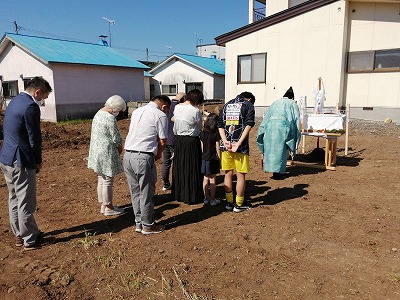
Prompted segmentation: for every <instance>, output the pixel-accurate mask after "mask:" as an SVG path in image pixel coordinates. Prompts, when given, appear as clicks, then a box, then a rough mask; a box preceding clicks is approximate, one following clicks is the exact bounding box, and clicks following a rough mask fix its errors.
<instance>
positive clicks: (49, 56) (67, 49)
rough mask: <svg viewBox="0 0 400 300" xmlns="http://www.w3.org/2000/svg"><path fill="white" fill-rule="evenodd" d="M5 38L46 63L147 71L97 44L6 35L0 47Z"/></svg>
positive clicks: (110, 49) (135, 62)
mask: <svg viewBox="0 0 400 300" xmlns="http://www.w3.org/2000/svg"><path fill="white" fill-rule="evenodd" d="M6 38H8V39H9V40H10V41H12V42H14V43H15V44H17V45H19V46H20V47H22V48H24V49H25V50H27V51H28V52H30V53H31V54H33V55H34V56H36V57H38V58H39V59H41V60H44V61H45V62H46V63H69V64H84V65H100V66H115V67H126V68H139V69H149V67H148V66H146V65H144V64H142V63H140V62H138V61H137V60H135V59H133V58H130V57H128V56H126V55H125V54H122V53H120V52H118V51H116V50H115V49H113V48H111V47H107V46H102V45H98V44H91V43H85V42H76V41H66V40H60V39H53V38H46V37H36V36H28V35H21V34H11V33H6V34H5V36H4V37H3V38H2V40H1V43H0V46H1V44H3V43H4V41H5V40H6Z"/></svg>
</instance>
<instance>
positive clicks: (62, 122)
mask: <svg viewBox="0 0 400 300" xmlns="http://www.w3.org/2000/svg"><path fill="white" fill-rule="evenodd" d="M90 122H92V119H71V120H69V119H66V120H63V121H60V122H57V123H56V124H57V125H58V126H63V125H70V124H81V123H90Z"/></svg>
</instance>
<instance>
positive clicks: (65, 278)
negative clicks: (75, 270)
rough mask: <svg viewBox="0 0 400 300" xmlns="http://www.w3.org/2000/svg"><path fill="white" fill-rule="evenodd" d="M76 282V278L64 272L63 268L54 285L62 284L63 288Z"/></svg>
mask: <svg viewBox="0 0 400 300" xmlns="http://www.w3.org/2000/svg"><path fill="white" fill-rule="evenodd" d="M73 280H74V276H73V275H71V274H69V273H68V272H67V271H65V270H64V267H63V266H61V267H60V270H59V271H58V273H57V276H56V278H55V279H54V280H53V282H54V283H60V284H61V285H63V286H67V285H69V284H70V283H71V282H72V281H73Z"/></svg>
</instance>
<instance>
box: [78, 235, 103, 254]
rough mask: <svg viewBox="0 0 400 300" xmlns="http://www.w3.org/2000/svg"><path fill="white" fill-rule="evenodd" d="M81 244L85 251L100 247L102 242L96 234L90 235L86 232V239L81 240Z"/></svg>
mask: <svg viewBox="0 0 400 300" xmlns="http://www.w3.org/2000/svg"><path fill="white" fill-rule="evenodd" d="M79 243H80V244H82V245H83V248H85V250H88V249H89V248H90V247H93V246H98V245H100V240H99V239H98V238H96V232H95V233H90V232H88V231H85V237H84V238H83V239H81V240H79Z"/></svg>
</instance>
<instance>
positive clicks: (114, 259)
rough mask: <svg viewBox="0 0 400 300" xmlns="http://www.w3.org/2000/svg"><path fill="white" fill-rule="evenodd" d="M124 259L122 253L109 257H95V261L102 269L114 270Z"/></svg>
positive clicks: (115, 253)
mask: <svg viewBox="0 0 400 300" xmlns="http://www.w3.org/2000/svg"><path fill="white" fill-rule="evenodd" d="M124 258H125V254H124V253H123V252H122V251H118V252H113V253H111V254H109V255H102V256H97V257H96V261H97V263H99V264H100V265H101V266H102V267H103V268H104V269H107V268H115V267H116V266H117V265H118V264H119V263H121V261H122V260H123V259H124Z"/></svg>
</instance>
